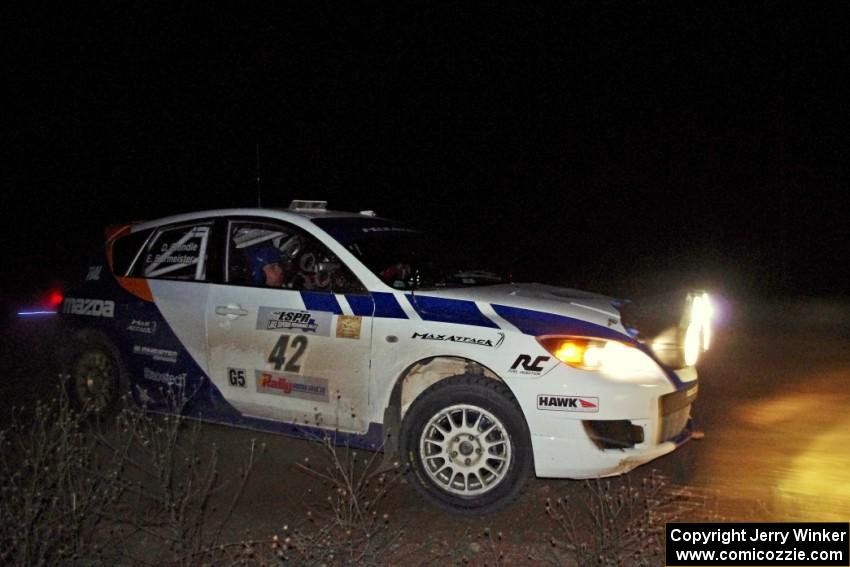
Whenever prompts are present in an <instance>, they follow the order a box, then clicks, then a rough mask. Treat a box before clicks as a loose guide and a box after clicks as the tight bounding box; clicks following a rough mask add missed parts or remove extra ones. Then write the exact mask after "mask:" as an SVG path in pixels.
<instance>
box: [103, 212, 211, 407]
mask: <svg viewBox="0 0 850 567" xmlns="http://www.w3.org/2000/svg"><path fill="white" fill-rule="evenodd" d="M213 228H214V224H213V221H211V220H197V221H190V222H185V223H178V224H175V225H169V226H165V227H161V228H158V229H156V231H155V232H154V233H153V235H152V236H151V238H150V239H149V240H148V242H147V244H146V245H145V247H144V248H143V249H142V250H141V252H140V253H139V257H138V259H137V261H136V263H135V265H134V267H133V271H132V273H131V274H130V278H128V279H138V280H139V281H142V280H143V281H144V284H145V287H146V288H147V289H148V290H149V294H150V300H149V301H141V302H132V303H126V302H125V303H121V304H120V305H119V310H118V313H116V321H120V322H121V329H122V337H123V342H124V343H126V344H125V348H126V350H127V351H128V352H129V355H128V357H127V359H126V364H127V369H128V371H129V372H130V374H131V375H132V376H136V377H138V378H139V381H138V383H137V385H136V387H135V388H134V391H133V394H134V396H135V397H136V399H137V400H138V401H139V402H140V403H143V404H145V405H146V406H147V407H152V408H157V409H168V410H180V411H183V410H184V409H187V408H185V407H184V404H185V403H192V402H193V394H194V393H196V392H197V391H198V390H199V389H200V388H201V387H202V385H203V378H204V373H205V372H206V370H207V360H208V353H207V339H206V334H205V332H204V329H205V313H206V307H207V300H208V299H207V293H208V292H209V285H210V284H209V280H210V279H211V278H214V277H216V274H214V272H216V269H215V266H216V264H217V262H216V261H215V260H213V261H210V258H215V250H214V245H213V244H212V243H213V242H214V239H213ZM211 272H213V273H211Z"/></svg>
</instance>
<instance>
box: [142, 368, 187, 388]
mask: <svg viewBox="0 0 850 567" xmlns="http://www.w3.org/2000/svg"><path fill="white" fill-rule="evenodd" d="M144 376H145V380H150V381H151V382H159V383H160V384H165V385H166V386H176V387H178V388H183V387H184V386H186V374H185V373H183V374H171V373H169V372H157V371H156V370H151V369H150V368H145V369H144Z"/></svg>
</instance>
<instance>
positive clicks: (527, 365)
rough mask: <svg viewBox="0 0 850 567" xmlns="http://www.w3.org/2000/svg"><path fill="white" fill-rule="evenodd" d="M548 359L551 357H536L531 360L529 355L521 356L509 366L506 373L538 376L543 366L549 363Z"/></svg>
mask: <svg viewBox="0 0 850 567" xmlns="http://www.w3.org/2000/svg"><path fill="white" fill-rule="evenodd" d="M550 358H551V357H549V356H538V357H537V358H535V359H533V360H532V358H531V355H529V354H521V355H519V356H518V357H516V360H515V361H514V363H513V364H511V369H510V370H508V372H513V373H519V374H540V373H541V372H543V364H545V363H546V362H549V359H550ZM519 367H522V368H519Z"/></svg>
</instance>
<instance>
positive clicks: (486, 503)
mask: <svg viewBox="0 0 850 567" xmlns="http://www.w3.org/2000/svg"><path fill="white" fill-rule="evenodd" d="M401 441H402V449H403V454H404V455H405V457H406V458H407V460H408V463H409V465H410V469H411V471H412V472H413V473H414V475H415V476H416V482H414V483H413V484H414V486H415V487H416V489H417V490H418V491H419V492H420V493H421V494H422V495H423V496H424V497H425V498H426V499H427V500H429V501H430V502H432V503H434V504H436V505H437V506H438V507H440V508H442V509H444V510H448V511H451V512H456V513H461V514H482V513H489V512H494V511H496V510H499V509H501V508H503V507H504V506H506V505H508V504H509V503H511V502H512V501H513V500H515V499H516V498H517V497H518V496H519V495H520V494H522V491H523V489H524V488H525V486H526V483H527V480H528V477H529V476H531V472H532V470H533V455H532V450H531V441H530V435H529V432H528V426H527V425H526V422H525V418H524V417H523V415H522V412H521V410H520V408H519V405H518V404H517V402H516V399H515V398H514V397H513V395H512V394H511V392H510V390H509V389H508V388H507V386H505V385H504V384H503V383H502V382H499V381H497V380H493V379H491V378H486V377H483V376H473V375H462V376H453V377H451V378H447V379H445V380H442V381H441V382H438V383H436V384H434V385H433V386H431V387H430V388H428V389H427V390H425V391H424V392H423V393H422V395H420V396H419V397H418V398H417V399H416V401H415V402H414V403H413V405H412V406H411V407H410V409H409V410H408V412H407V414H406V415H405V417H404V422H403V424H402V431H401Z"/></svg>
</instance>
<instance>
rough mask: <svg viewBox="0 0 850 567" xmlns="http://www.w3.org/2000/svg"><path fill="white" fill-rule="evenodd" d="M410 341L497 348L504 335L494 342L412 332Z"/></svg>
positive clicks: (501, 334) (500, 335) (503, 339)
mask: <svg viewBox="0 0 850 567" xmlns="http://www.w3.org/2000/svg"><path fill="white" fill-rule="evenodd" d="M410 338H411V339H423V340H426V341H448V342H450V343H464V344H468V345H479V346H486V347H490V348H499V347H500V346H502V343H503V342H504V341H505V334H504V333H499V338H498V339H496V341H491V340H490V339H479V338H475V337H461V336H460V335H435V334H434V333H417V332H415V331H414V333H413V335H412V336H411V337H410Z"/></svg>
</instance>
